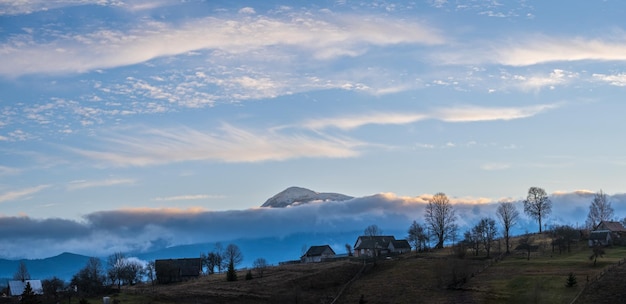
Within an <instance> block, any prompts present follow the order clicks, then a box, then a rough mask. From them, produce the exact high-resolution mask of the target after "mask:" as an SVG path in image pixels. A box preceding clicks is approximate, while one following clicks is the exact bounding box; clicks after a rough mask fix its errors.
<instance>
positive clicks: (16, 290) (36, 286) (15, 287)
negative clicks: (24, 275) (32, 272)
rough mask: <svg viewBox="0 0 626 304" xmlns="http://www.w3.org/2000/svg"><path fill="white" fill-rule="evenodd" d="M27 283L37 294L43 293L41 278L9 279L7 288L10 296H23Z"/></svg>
mask: <svg viewBox="0 0 626 304" xmlns="http://www.w3.org/2000/svg"><path fill="white" fill-rule="evenodd" d="M26 283H29V284H30V288H31V289H32V290H33V293H34V294H36V295H42V294H43V287H42V286H41V280H25V281H9V286H8V288H7V290H8V292H9V296H21V295H22V294H23V293H24V289H25V288H26Z"/></svg>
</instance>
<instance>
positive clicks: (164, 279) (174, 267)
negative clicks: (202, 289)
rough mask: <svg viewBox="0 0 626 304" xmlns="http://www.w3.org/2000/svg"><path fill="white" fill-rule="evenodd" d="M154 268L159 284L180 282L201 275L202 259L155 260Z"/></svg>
mask: <svg viewBox="0 0 626 304" xmlns="http://www.w3.org/2000/svg"><path fill="white" fill-rule="evenodd" d="M154 268H155V272H156V277H157V281H158V282H159V284H167V283H172V282H181V281H186V280H189V279H193V278H197V277H199V276H200V274H201V273H202V259H200V258H186V259H169V260H156V261H155V262H154Z"/></svg>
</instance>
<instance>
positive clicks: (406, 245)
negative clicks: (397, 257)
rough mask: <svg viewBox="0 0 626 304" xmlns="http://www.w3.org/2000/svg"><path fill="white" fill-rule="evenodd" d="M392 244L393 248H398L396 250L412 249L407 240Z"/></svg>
mask: <svg viewBox="0 0 626 304" xmlns="http://www.w3.org/2000/svg"><path fill="white" fill-rule="evenodd" d="M391 244H392V245H393V248H396V249H400V248H405V249H411V244H409V241H407V240H395V241H391Z"/></svg>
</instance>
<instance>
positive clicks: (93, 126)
mask: <svg viewBox="0 0 626 304" xmlns="http://www.w3.org/2000/svg"><path fill="white" fill-rule="evenodd" d="M625 14H626V3H624V2H623V1H610V0H607V1H572V2H568V3H567V6H564V5H563V3H559V2H553V1H530V0H529V1H464V0H458V1H445V0H424V1H413V2H409V1H362V2H361V1H348V0H344V1H277V0H271V1H262V2H261V1H208V0H207V1H203V0H155V1H147V0H21V1H8V0H0V227H1V228H0V231H4V232H3V233H2V235H4V236H3V237H1V238H4V241H5V243H7V244H9V245H11V246H4V245H3V249H0V257H2V256H5V257H41V256H46V255H53V253H55V252H57V251H60V252H62V251H68V250H63V248H65V249H67V248H70V249H72V250H75V251H78V252H81V253H87V254H93V253H94V252H98V250H100V251H101V250H102V248H104V247H103V246H104V245H102V244H105V243H106V244H107V245H106V246H108V247H106V248H116V249H119V250H131V249H134V250H139V249H141V250H147V249H148V248H150V246H152V245H151V244H154V242H156V241H158V240H161V239H160V238H157V237H156V236H159V235H161V236H163V235H168V237H169V238H166V239H163V240H165V241H164V242H163V243H165V244H168V245H175V244H176V243H181V242H194V241H198V240H207V239H215V238H217V236H212V237H208V236H206V234H207V233H206V232H203V233H204V234H202V233H198V236H197V237H195V238H193V237H191V236H190V237H189V238H188V239H184V240H183V239H181V238H180V237H176V236H175V235H176V234H171V235H170V232H171V233H173V232H172V231H177V230H176V229H174V228H172V227H179V228H180V229H181V230H180V231H181V233H183V232H186V234H187V235H195V234H194V233H188V232H189V231H192V230H193V231H195V230H197V227H198V226H210V227H213V228H212V229H213V230H211V231H210V233H209V234H220V235H223V234H224V233H225V232H224V231H223V228H220V227H223V226H224V225H226V223H231V222H232V223H239V224H240V225H243V226H246V223H253V222H254V223H256V224H251V225H250V227H257V226H255V225H258V227H259V229H258V230H259V233H260V231H263V233H265V234H279V233H285V232H284V231H287V230H288V231H296V230H297V229H301V230H302V229H306V227H304V226H301V225H300V223H302V222H307V221H310V222H309V223H315V225H316V226H319V227H321V226H323V223H325V222H333V223H334V225H340V224H339V223H344V222H346V221H348V222H350V220H353V221H358V223H357V222H350V223H352V224H354V226H356V225H357V224H358V225H365V224H366V221H365V219H367V220H371V221H373V220H378V221H381V223H387V222H388V223H389V225H390V226H391V225H393V222H394V221H393V220H390V219H391V218H393V216H392V215H393V214H396V215H397V214H401V215H403V216H405V217H407V218H406V220H405V221H402V222H401V223H402V225H406V226H407V227H408V224H406V222H407V221H408V223H409V224H410V220H411V219H412V218H414V219H418V220H419V218H420V217H421V214H422V213H421V211H420V210H421V209H420V208H422V207H423V204H424V199H423V198H425V197H426V198H427V197H429V196H430V195H432V194H434V193H437V192H444V193H446V194H447V195H448V196H449V197H450V198H452V200H453V202H455V203H458V204H459V210H469V209H467V208H469V207H467V208H466V207H464V206H479V207H480V206H482V207H480V208H482V209H481V210H483V211H480V212H478V213H481V214H482V213H485V214H486V212H487V211H484V210H491V209H493V203H496V202H499V201H502V200H508V201H519V200H521V199H523V198H525V196H526V194H527V191H528V188H529V187H531V186H538V187H542V188H544V189H545V190H546V191H547V192H548V193H549V194H551V196H552V197H553V200H554V201H559V202H561V201H563V204H565V205H566V204H573V205H575V206H576V208H573V209H570V208H568V207H563V209H562V210H564V211H565V212H558V216H556V215H555V216H554V220H553V221H554V222H559V221H566V222H568V223H572V224H573V223H574V222H584V216H585V214H586V208H587V207H586V206H585V204H588V202H589V201H590V199H591V197H592V195H591V194H592V193H593V192H596V191H599V190H600V189H602V190H603V191H604V192H605V193H607V194H609V195H610V196H611V198H612V199H613V204H614V207H621V204H620V203H622V202H624V199H623V197H622V196H621V194H622V193H624V192H625V189H624V184H626V183H625V182H626V176H625V175H624V172H625V169H626V156H625V155H624V153H623V151H624V150H625V149H626V142H625V141H623V140H620V138H621V136H620V135H619V134H620V133H621V131H622V130H626V120H624V119H623V113H625V112H626V104H624V103H623V102H622V100H621V97H622V96H623V94H624V86H626V72H625V71H624V70H625V69H626V21H624V18H623V16H624V15H625ZM616 136H617V137H616ZM290 186H300V187H305V188H309V189H311V190H314V191H319V192H337V193H342V194H346V195H350V196H354V197H355V198H356V199H355V200H353V201H350V202H343V203H339V202H337V203H335V204H331V205H332V207H327V208H328V209H326V208H323V207H320V206H317V205H315V206H309V207H306V208H303V209H298V210H299V212H297V214H300V212H302V211H306V212H304V213H303V214H306V216H307V217H306V219H307V220H304V219H303V218H300V219H302V221H301V222H297V221H296V222H293V223H292V222H291V221H287V220H284V217H287V215H289V217H291V218H292V219H298V218H299V217H298V216H299V215H296V211H293V210H281V211H278V210H262V209H259V208H258V207H259V206H260V205H261V204H263V202H264V201H265V200H266V199H268V198H270V197H271V196H273V195H274V194H276V193H278V192H280V191H282V190H284V189H285V188H288V187H290ZM563 198H575V199H574V201H575V203H573V202H572V201H566V200H563ZM363 201H365V202H372V201H377V202H378V203H377V204H365V203H362V202H363ZM483 205H484V206H483ZM355 206H369V207H367V208H365V207H363V208H362V209H359V208H358V207H355ZM335 208H337V209H335ZM352 208H355V210H352ZM398 208H400V209H398ZM402 208H407V209H402ZM464 208H465V209H464ZM293 209H294V210H296V209H297V208H293ZM616 209H618V208H616ZM356 210H360V211H356ZM398 210H403V211H398ZM559 210H561V209H559ZM572 210H576V211H578V213H577V215H576V216H574V215H573V214H572V215H571V216H565V215H564V214H565V213H567V212H570V211H572ZM620 210H621V209H620ZM467 212H469V211H467ZM475 213H476V212H475ZM555 213H557V212H555ZM616 213H617V212H616ZM476 214H477V213H476ZM463 215H465V214H463ZM618 215H619V216H620V218H622V217H623V216H624V215H626V214H618ZM303 216H304V215H303ZM469 218H472V217H469ZM120 219H125V221H126V222H125V223H123V222H121V221H120ZM331 219H333V220H331ZM385 221H387V222H385ZM268 222H272V224H270V225H268V224H267V223H268ZM215 223H223V224H224V225H222V226H220V225H217V224H215ZM287 223H290V224H287ZM289 225H291V226H289ZM346 225H347V224H346ZM268 226H269V227H272V228H271V229H270V228H268ZM296 226H297V227H300V228H297V229H296V228H295V227H296ZM381 226H383V225H381ZM166 227H170V228H166ZM342 227H343V226H342ZM260 228H267V229H260ZM383 228H384V227H383ZM359 229H361V227H359ZM235 230H236V231H239V234H238V235H235V234H233V237H236V236H241V235H247V234H249V233H250V229H243V228H241V229H239V230H237V229H235ZM131 232H132V233H136V234H138V235H142V237H140V238H137V237H136V236H135V237H131V236H130V234H131ZM8 235H10V237H8ZM96 236H98V240H103V241H102V243H101V244H100V243H99V244H96V243H98V242H99V241H95V238H96ZM35 241H37V242H42V243H45V244H46V246H41V249H39V250H30V248H27V247H29V246H28V245H25V244H31V243H29V242H35Z"/></svg>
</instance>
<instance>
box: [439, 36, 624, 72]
mask: <svg viewBox="0 0 626 304" xmlns="http://www.w3.org/2000/svg"><path fill="white" fill-rule="evenodd" d="M477 45H478V44H477ZM483 45H489V47H487V48H484V47H482V46H481V47H478V48H474V50H472V47H469V49H464V50H463V51H462V52H459V51H453V52H442V53H440V54H436V55H433V56H434V58H436V59H437V60H440V62H442V63H446V64H485V63H490V64H502V65H507V66H516V67H519V66H530V65H536V64H543V63H548V62H558V61H582V60H596V61H626V38H625V37H618V38H616V39H610V40H609V39H602V38H584V37H574V38H569V39H568V38H562V37H550V36H543V35H537V36H533V37H529V38H519V39H515V40H514V42H512V41H509V42H503V43H500V44H495V43H494V42H487V43H485V44H483Z"/></svg>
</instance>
